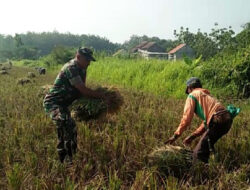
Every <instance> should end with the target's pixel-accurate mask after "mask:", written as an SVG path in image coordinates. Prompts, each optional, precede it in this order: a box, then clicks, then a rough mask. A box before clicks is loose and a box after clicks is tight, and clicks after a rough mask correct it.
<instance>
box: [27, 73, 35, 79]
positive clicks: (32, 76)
mask: <svg viewBox="0 0 250 190" xmlns="http://www.w3.org/2000/svg"><path fill="white" fill-rule="evenodd" d="M27 77H28V78H35V77H36V75H35V73H33V72H28V75H27Z"/></svg>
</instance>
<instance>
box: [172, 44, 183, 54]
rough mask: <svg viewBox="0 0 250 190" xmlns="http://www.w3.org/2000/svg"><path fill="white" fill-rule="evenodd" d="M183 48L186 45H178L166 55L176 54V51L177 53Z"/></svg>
mask: <svg viewBox="0 0 250 190" xmlns="http://www.w3.org/2000/svg"><path fill="white" fill-rule="evenodd" d="M184 46H186V44H180V45H178V46H176V47H175V48H174V49H172V50H171V51H169V52H168V53H170V54H173V53H176V52H177V51H179V50H180V49H181V48H183V47H184Z"/></svg>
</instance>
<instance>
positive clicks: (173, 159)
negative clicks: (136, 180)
mask: <svg viewBox="0 0 250 190" xmlns="http://www.w3.org/2000/svg"><path fill="white" fill-rule="evenodd" d="M147 162H148V165H149V166H150V167H154V166H155V167H157V168H158V169H159V170H160V171H161V172H163V173H164V174H167V175H168V174H172V175H174V176H176V177H179V176H183V174H185V173H186V172H187V171H188V170H189V169H190V166H191V165H192V151H190V150H187V149H184V148H182V147H179V146H172V145H165V146H163V147H160V148H156V149H155V150H154V151H153V152H151V153H150V154H149V155H148V156H147Z"/></svg>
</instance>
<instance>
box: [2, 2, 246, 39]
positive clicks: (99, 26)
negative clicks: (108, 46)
mask: <svg viewBox="0 0 250 190" xmlns="http://www.w3.org/2000/svg"><path fill="white" fill-rule="evenodd" d="M249 10H250V0H2V1H0V34H12V35H13V34H15V33H26V32H27V31H32V32H43V31H54V30H56V31H58V32H63V33H65V32H70V33H73V34H95V35H99V36H102V37H106V38H108V39H109V40H111V41H112V42H119V43H122V42H124V41H125V40H128V39H129V37H130V36H131V35H133V34H136V35H144V34H145V35H148V36H150V37H152V36H158V37H160V38H164V39H173V37H174V36H173V30H174V29H179V28H180V27H181V26H183V27H184V28H186V27H188V28H189V29H190V30H191V31H193V32H196V31H197V29H198V28H200V29H201V31H203V32H209V31H210V29H211V28H212V27H213V26H214V23H215V22H218V23H219V26H220V27H228V26H232V27H233V29H234V30H235V31H236V32H239V31H240V30H241V26H242V25H243V24H244V23H246V22H250V11H249Z"/></svg>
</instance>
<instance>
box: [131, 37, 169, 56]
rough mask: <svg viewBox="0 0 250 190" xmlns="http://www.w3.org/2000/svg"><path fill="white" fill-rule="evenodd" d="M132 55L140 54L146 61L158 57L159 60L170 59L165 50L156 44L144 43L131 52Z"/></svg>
mask: <svg viewBox="0 0 250 190" xmlns="http://www.w3.org/2000/svg"><path fill="white" fill-rule="evenodd" d="M131 52H132V53H138V54H140V55H141V56H142V57H145V58H146V59H148V58H150V57H157V58H164V59H167V58H168V54H167V53H166V52H165V49H164V48H162V47H161V46H159V45H158V44H157V43H155V42H146V41H144V42H142V43H140V44H139V45H137V46H136V47H134V48H133V49H132V50H131Z"/></svg>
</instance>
